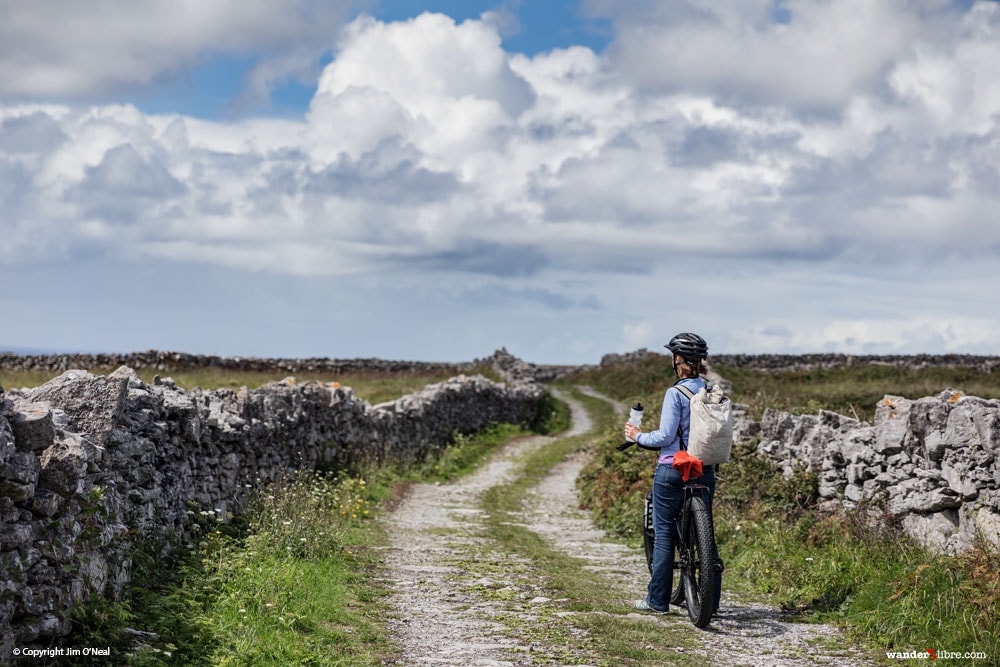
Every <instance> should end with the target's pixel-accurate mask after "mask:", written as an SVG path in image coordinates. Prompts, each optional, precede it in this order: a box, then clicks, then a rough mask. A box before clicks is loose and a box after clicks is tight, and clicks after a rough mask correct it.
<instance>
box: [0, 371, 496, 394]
mask: <svg viewBox="0 0 1000 667" xmlns="http://www.w3.org/2000/svg"><path fill="white" fill-rule="evenodd" d="M82 370H86V371H89V372H90V373H93V374H95V375H107V374H109V373H112V372H114V370H115V369H114V368H106V367H95V368H86V369H82ZM136 373H137V374H138V375H139V377H140V378H142V380H143V382H145V383H147V384H152V382H153V377H154V376H155V375H160V376H162V377H167V375H168V374H167V373H164V372H162V371H156V370H155V369H151V368H141V369H139V370H137V371H136ZM477 373H478V374H480V375H483V376H484V377H486V378H488V379H490V380H493V381H494V382H500V381H501V378H500V376H499V375H498V374H497V372H496V371H495V370H493V368H492V367H490V366H489V365H488V364H483V365H481V366H478V367H476V368H475V369H473V370H472V371H470V372H469V373H468V374H469V375H474V374H477ZM57 375H59V373H52V372H46V371H19V370H9V369H4V368H0V386H2V387H4V388H5V389H15V388H22V387H37V386H39V385H42V384H45V383H46V382H48V381H49V380H51V379H52V378H53V377H56V376H57ZM454 375H455V374H454V373H448V372H443V371H442V372H440V373H429V374H428V373H403V372H393V373H388V372H385V373H373V372H369V373H350V374H335V373H316V372H303V373H299V374H297V375H296V376H295V379H296V381H298V382H301V383H304V382H310V381H316V382H323V383H327V382H337V383H339V384H340V386H342V387H350V388H351V389H353V390H354V394H355V396H358V397H359V398H363V399H365V400H367V401H369V402H370V403H372V404H377V403H382V402H384V401H391V400H395V399H397V398H399V397H400V396H404V395H406V394H409V393H412V392H414V391H418V390H420V389H423V388H424V387H425V386H427V385H428V384H433V383H436V382H442V381H444V380H447V379H448V378H450V377H452V376H454ZM169 377H170V378H172V379H173V380H174V382H176V383H177V386H178V387H181V388H183V389H193V388H195V387H200V388H202V389H238V388H240V387H246V388H247V389H256V388H257V387H260V386H262V385H264V384H267V383H268V382H276V381H280V380H283V379H285V378H286V377H289V373H288V372H287V371H282V370H274V371H236V370H228V369H224V368H217V367H204V368H192V369H187V370H180V371H176V372H171V373H169Z"/></svg>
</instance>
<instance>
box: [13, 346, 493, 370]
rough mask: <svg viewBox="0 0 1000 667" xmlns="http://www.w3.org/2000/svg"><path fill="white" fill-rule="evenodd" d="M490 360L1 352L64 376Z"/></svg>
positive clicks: (432, 366) (446, 366)
mask: <svg viewBox="0 0 1000 667" xmlns="http://www.w3.org/2000/svg"><path fill="white" fill-rule="evenodd" d="M483 363H489V360H481V361H480V360H475V361H471V362H462V363H443V362H442V363H438V362H424V361H393V360H385V359H328V358H324V357H316V358H305V359H280V358H274V359H258V358H256V357H219V356H209V355H200V354H186V353H183V352H164V351H161V350H149V351H147V352H132V353H129V354H28V355H19V354H13V353H11V352H0V368H7V369H11V370H30V371H49V372H53V373H61V372H63V371H68V370H71V369H81V368H84V369H92V368H119V367H121V366H128V367H129V368H132V369H134V370H142V369H147V368H148V369H153V370H156V371H160V372H165V373H174V372H177V371H181V370H188V369H193V368H224V369H227V370H234V371H276V370H277V371H282V372H287V373H290V374H293V375H294V374H296V373H307V372H309V373H312V372H324V373H338V374H346V373H355V372H361V373H378V372H382V373H453V374H455V375H458V374H460V373H468V372H470V371H472V370H473V369H474V368H475V367H476V366H477V365H480V364H483Z"/></svg>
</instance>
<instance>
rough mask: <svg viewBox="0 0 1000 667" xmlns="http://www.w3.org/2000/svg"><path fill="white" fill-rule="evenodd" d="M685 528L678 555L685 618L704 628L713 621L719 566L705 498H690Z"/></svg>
mask: <svg viewBox="0 0 1000 667" xmlns="http://www.w3.org/2000/svg"><path fill="white" fill-rule="evenodd" d="M688 502H690V503H691V506H690V510H689V511H688V514H687V525H686V526H684V530H683V535H684V540H683V542H684V543H683V546H682V554H681V580H682V581H683V584H684V598H685V602H686V604H687V612H688V617H689V618H690V619H691V622H692V623H694V625H695V627H698V628H704V627H705V626H706V625H708V623H709V621H711V620H712V613H713V612H714V611H715V610H714V609H713V607H714V605H715V587H716V586H717V584H718V579H717V577H718V566H717V563H716V555H715V534H714V531H713V529H712V515H711V514H710V513H709V510H708V505H706V504H705V499H704V498H701V497H700V496H693V497H691V499H690V500H689V501H688Z"/></svg>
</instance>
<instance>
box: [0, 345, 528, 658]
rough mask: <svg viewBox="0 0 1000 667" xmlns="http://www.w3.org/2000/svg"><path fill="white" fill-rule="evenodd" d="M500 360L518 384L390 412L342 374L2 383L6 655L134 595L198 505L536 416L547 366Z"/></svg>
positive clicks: (419, 455)
mask: <svg viewBox="0 0 1000 667" xmlns="http://www.w3.org/2000/svg"><path fill="white" fill-rule="evenodd" d="M488 361H489V362H490V363H491V364H492V365H493V366H494V368H496V369H497V370H498V371H499V372H500V373H501V375H502V376H503V377H505V378H507V379H508V381H507V382H506V383H503V384H500V383H495V382H492V381H490V380H487V379H485V378H483V377H481V376H465V375H459V376H457V377H454V378H452V379H449V380H447V381H445V382H441V383H439V384H434V385H429V386H427V387H426V388H425V389H423V390H421V391H418V392H416V393H413V394H409V395H407V396H404V397H402V398H400V399H398V400H395V401H392V402H388V403H383V404H380V405H376V406H372V405H369V404H368V403H367V402H365V401H362V400H359V399H358V398H357V397H355V396H354V395H353V393H352V391H351V389H349V388H346V387H340V386H337V385H336V384H335V383H331V384H319V383H306V384H300V383H297V382H296V381H295V380H294V379H292V378H288V379H286V380H284V381H282V382H272V383H270V384H267V385H265V386H263V387H261V388H259V389H255V390H252V391H247V390H245V389H240V390H217V391H202V390H197V389H196V390H191V391H185V390H183V389H180V388H178V387H176V386H175V385H174V383H173V382H172V381H171V380H169V379H166V380H160V379H157V380H155V381H154V383H153V384H152V385H148V384H145V383H144V382H143V381H142V380H141V379H140V378H139V377H138V376H137V375H136V373H135V372H134V371H133V370H132V369H131V368H128V367H125V366H122V367H121V368H119V369H118V370H116V371H114V372H113V373H110V374H109V375H106V376H105V375H92V374H90V373H87V372H85V371H77V370H68V371H66V372H64V373H63V374H62V375H60V376H58V377H56V378H55V379H53V380H51V381H49V382H48V383H46V384H44V385H42V386H40V387H37V388H35V389H28V390H20V391H8V392H7V393H6V394H5V393H4V392H3V389H2V388H0V582H2V583H0V586H2V587H3V588H2V592H0V636H2V646H0V661H7V660H10V659H11V656H12V651H13V649H14V648H15V647H18V646H24V645H27V644H30V643H35V644H46V643H48V642H50V641H51V640H52V639H53V638H55V637H58V636H62V635H65V634H67V633H68V632H69V630H70V621H69V617H68V610H69V608H70V607H71V605H73V604H74V603H76V602H79V601H82V600H86V599H87V598H88V597H90V596H92V595H106V596H110V597H113V596H116V595H118V594H119V593H120V592H121V591H122V590H123V588H124V586H125V584H126V583H127V582H128V579H129V576H130V572H131V567H132V555H133V553H134V550H135V548H136V546H137V545H138V544H139V543H145V544H155V545H159V547H158V548H161V549H163V548H168V547H167V546H166V545H168V544H170V543H171V542H170V540H182V539H183V538H184V536H185V532H186V531H187V529H188V526H189V524H190V522H191V516H192V515H191V513H192V512H193V511H205V512H210V513H212V515H213V516H216V517H218V518H220V519H224V518H226V517H228V516H230V515H232V514H234V513H238V512H239V511H240V508H241V507H242V506H243V505H244V503H245V502H246V501H247V500H248V498H249V496H250V494H251V493H252V492H253V490H254V489H255V488H258V487H260V486H261V485H263V484H266V483H268V482H273V481H277V480H279V479H280V478H282V477H283V476H285V475H286V474H288V473H292V472H294V471H296V470H302V469H315V468H317V467H320V466H331V467H335V468H340V469H352V468H358V467H361V466H365V465H368V464H372V463H388V462H394V463H400V464H403V465H405V464H409V463H412V462H415V461H419V460H421V459H423V458H424V457H426V456H427V455H428V454H429V453H431V452H433V451H434V450H436V449H439V448H441V447H443V446H444V445H446V443H447V442H449V440H450V439H451V437H452V435H453V434H454V433H456V432H460V433H471V432H474V431H477V430H479V429H481V428H482V427H484V426H485V425H487V424H489V423H491V422H521V423H525V422H531V421H533V420H534V419H536V418H537V417H538V413H539V409H540V405H541V398H542V396H543V389H542V387H541V386H540V385H539V384H538V383H537V382H536V381H535V378H534V376H533V373H532V371H533V368H534V367H533V366H531V365H530V364H525V363H524V362H521V361H520V360H517V359H515V358H513V357H512V356H511V355H509V354H507V353H506V352H505V351H503V350H501V351H498V352H497V353H496V354H495V355H494V356H493V357H492V358H490V359H489V360H488Z"/></svg>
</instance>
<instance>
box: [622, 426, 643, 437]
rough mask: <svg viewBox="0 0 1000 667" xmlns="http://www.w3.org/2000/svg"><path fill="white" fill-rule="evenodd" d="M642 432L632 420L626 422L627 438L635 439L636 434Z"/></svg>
mask: <svg viewBox="0 0 1000 667" xmlns="http://www.w3.org/2000/svg"><path fill="white" fill-rule="evenodd" d="M640 433H642V429H641V428H639V427H638V426H636V425H635V424H633V423H632V422H625V438H626V439H627V440H635V438H636V436H638V435H639V434H640Z"/></svg>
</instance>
